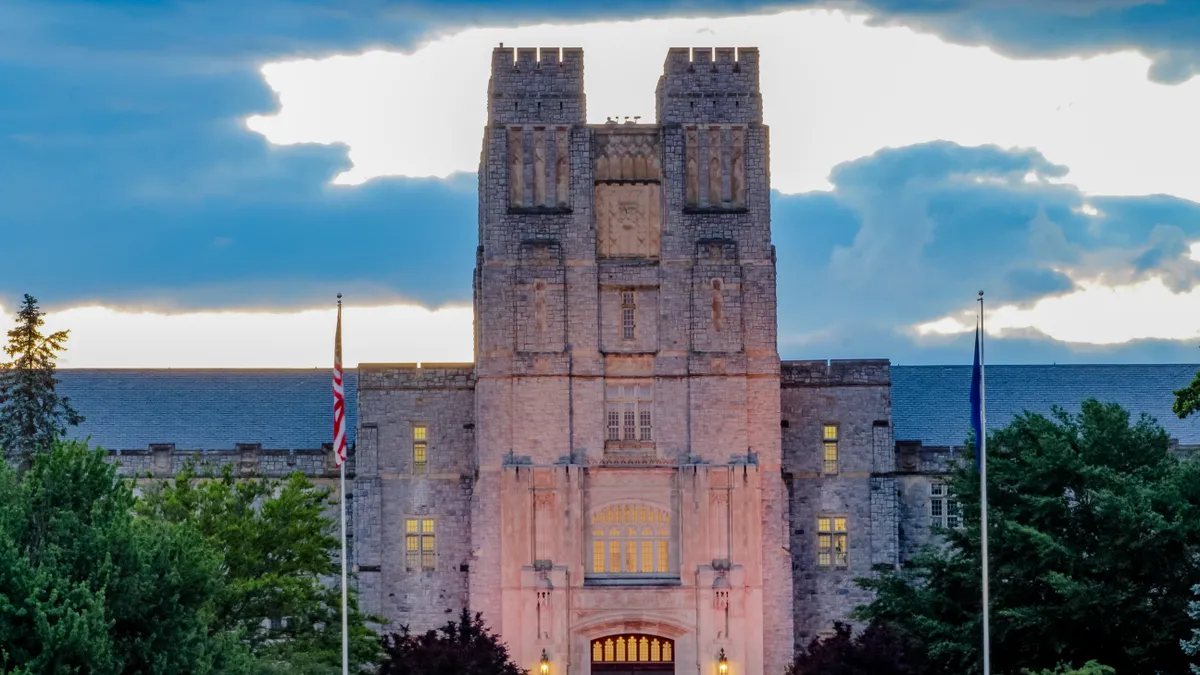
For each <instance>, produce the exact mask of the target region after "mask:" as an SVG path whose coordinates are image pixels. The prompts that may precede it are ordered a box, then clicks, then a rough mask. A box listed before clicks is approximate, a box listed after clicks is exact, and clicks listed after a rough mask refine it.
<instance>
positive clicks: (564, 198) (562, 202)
mask: <svg viewBox="0 0 1200 675" xmlns="http://www.w3.org/2000/svg"><path fill="white" fill-rule="evenodd" d="M567 140H568V138H567V130H566V129H559V130H558V131H556V132H554V141H555V144H556V146H557V147H556V148H555V152H554V193H555V199H556V201H557V202H558V205H559V206H562V207H566V206H567V204H568V203H569V202H570V190H571V165H570V162H568V161H567V160H568V159H569V158H570V156H571V154H570V150H569V146H568V145H567Z"/></svg>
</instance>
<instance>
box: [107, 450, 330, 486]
mask: <svg viewBox="0 0 1200 675" xmlns="http://www.w3.org/2000/svg"><path fill="white" fill-rule="evenodd" d="M108 453H109V454H108V458H107V461H108V462H109V463H110V464H116V465H117V474H118V475H120V476H124V477H126V478H147V477H149V478H170V477H172V476H175V475H177V474H179V473H180V472H181V471H183V469H184V467H186V466H187V465H188V464H192V465H194V466H195V470H196V473H197V474H199V475H201V476H203V475H206V474H208V473H210V472H211V473H212V474H213V475H220V474H221V473H222V472H223V471H224V470H225V467H230V468H231V469H232V470H233V475H234V476H235V477H238V478H283V477H285V476H290V475H291V474H293V473H295V472H297V471H299V472H301V473H303V474H304V475H306V476H309V477H311V478H336V477H337V476H338V468H337V467H336V466H335V465H334V457H333V449H332V447H330V446H326V447H324V448H307V449H267V448H263V447H262V446H261V445H260V444H258V443H239V444H237V445H236V446H235V447H233V448H221V449H213V450H198V449H177V448H176V447H175V445H174V444H171V443H155V444H152V445H150V446H149V447H148V448H137V449H122V450H109V451H108ZM353 467H354V459H353V453H351V455H350V459H349V461H348V462H347V465H346V473H347V475H348V476H352V475H353V474H354V470H353Z"/></svg>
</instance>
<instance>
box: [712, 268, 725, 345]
mask: <svg viewBox="0 0 1200 675" xmlns="http://www.w3.org/2000/svg"><path fill="white" fill-rule="evenodd" d="M721 285H722V284H721V280H720V279H713V280H712V327H713V330H714V331H716V332H718V333H720V332H721V326H722V325H723V324H724V320H723V319H722V317H721V312H722V310H724V308H725V307H724V305H725V300H724V299H723V298H722V296H721Z"/></svg>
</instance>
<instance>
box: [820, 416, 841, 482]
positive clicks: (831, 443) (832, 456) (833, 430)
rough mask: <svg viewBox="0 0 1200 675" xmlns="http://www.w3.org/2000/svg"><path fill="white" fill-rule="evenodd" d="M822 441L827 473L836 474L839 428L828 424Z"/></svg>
mask: <svg viewBox="0 0 1200 675" xmlns="http://www.w3.org/2000/svg"><path fill="white" fill-rule="evenodd" d="M822 440H823V442H824V449H825V460H824V462H825V473H827V474H835V473H837V472H838V426H837V425H836V424H826V425H825V429H824V432H823V433H822Z"/></svg>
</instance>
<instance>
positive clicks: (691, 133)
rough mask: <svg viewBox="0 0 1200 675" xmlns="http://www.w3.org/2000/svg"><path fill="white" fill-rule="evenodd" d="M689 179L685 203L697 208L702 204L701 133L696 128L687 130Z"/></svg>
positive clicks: (685, 192)
mask: <svg viewBox="0 0 1200 675" xmlns="http://www.w3.org/2000/svg"><path fill="white" fill-rule="evenodd" d="M686 145H687V151H686V153H685V154H686V155H687V179H686V185H687V187H686V189H685V191H684V203H686V204H687V205H688V206H697V205H699V203H700V133H699V132H698V131H696V128H695V127H692V128H689V129H688V130H687V140H686Z"/></svg>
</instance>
